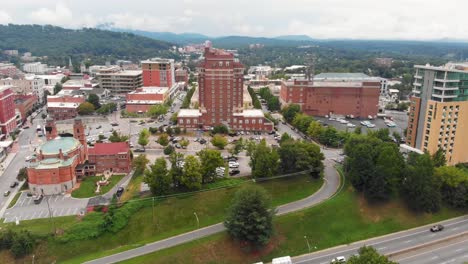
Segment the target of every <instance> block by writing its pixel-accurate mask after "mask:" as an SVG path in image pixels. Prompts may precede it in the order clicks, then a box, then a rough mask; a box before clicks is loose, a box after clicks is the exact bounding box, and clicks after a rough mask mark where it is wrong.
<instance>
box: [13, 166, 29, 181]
mask: <svg viewBox="0 0 468 264" xmlns="http://www.w3.org/2000/svg"><path fill="white" fill-rule="evenodd" d="M16 179H17V180H18V181H24V180H27V179H28V169H27V168H26V167H23V168H21V169H20V170H19V171H18V175H16Z"/></svg>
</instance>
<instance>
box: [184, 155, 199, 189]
mask: <svg viewBox="0 0 468 264" xmlns="http://www.w3.org/2000/svg"><path fill="white" fill-rule="evenodd" d="M180 181H181V183H182V184H183V185H184V186H185V187H186V188H187V189H189V190H200V189H201V185H202V173H201V165H200V161H199V160H198V159H197V158H196V157H195V156H192V155H188V156H187V157H185V164H184V170H183V174H182V177H181V179H180Z"/></svg>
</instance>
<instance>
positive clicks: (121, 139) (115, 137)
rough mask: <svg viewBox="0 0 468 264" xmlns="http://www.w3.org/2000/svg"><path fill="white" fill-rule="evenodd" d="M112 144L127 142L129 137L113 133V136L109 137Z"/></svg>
mask: <svg viewBox="0 0 468 264" xmlns="http://www.w3.org/2000/svg"><path fill="white" fill-rule="evenodd" d="M109 141H110V142H126V141H128V136H125V135H122V134H120V133H118V132H117V131H115V130H114V131H112V135H110V137H109Z"/></svg>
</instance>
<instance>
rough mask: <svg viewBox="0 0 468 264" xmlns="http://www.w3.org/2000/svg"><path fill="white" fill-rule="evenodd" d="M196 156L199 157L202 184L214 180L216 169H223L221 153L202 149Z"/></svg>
mask: <svg viewBox="0 0 468 264" xmlns="http://www.w3.org/2000/svg"><path fill="white" fill-rule="evenodd" d="M197 155H198V156H199V157H200V163H201V174H202V182H203V183H207V182H212V181H214V180H215V179H216V168H218V167H224V160H223V157H222V156H221V153H220V152H219V151H217V150H213V149H202V150H200V151H199V152H198V153H197Z"/></svg>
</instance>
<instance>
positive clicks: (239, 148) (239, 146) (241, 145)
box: [232, 138, 244, 155]
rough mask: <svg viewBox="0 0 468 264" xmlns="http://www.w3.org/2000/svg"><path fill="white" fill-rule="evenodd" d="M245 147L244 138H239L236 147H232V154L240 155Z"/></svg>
mask: <svg viewBox="0 0 468 264" xmlns="http://www.w3.org/2000/svg"><path fill="white" fill-rule="evenodd" d="M243 149H244V139H243V138H239V139H238V140H237V141H236V142H235V143H234V148H233V149H232V154H233V155H238V154H239V153H240V152H241V151H242V150H243Z"/></svg>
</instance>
